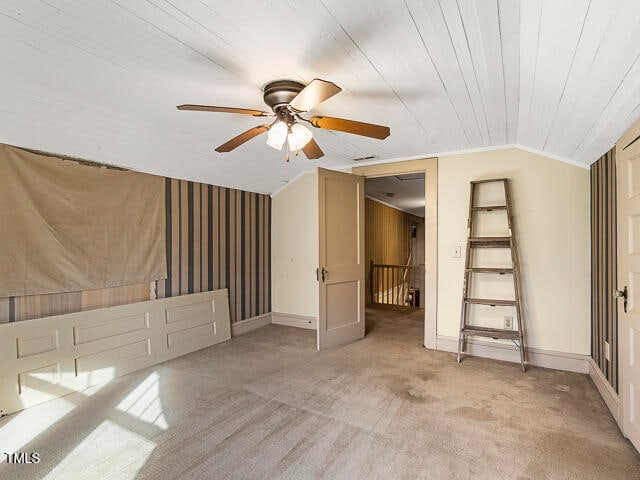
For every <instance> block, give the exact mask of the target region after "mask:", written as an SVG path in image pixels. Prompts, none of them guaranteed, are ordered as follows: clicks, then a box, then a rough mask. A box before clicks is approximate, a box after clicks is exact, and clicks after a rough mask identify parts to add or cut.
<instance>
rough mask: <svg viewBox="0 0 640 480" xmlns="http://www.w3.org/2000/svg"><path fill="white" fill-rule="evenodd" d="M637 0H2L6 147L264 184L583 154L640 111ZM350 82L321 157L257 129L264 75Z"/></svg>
mask: <svg viewBox="0 0 640 480" xmlns="http://www.w3.org/2000/svg"><path fill="white" fill-rule="evenodd" d="M639 21H640V2H638V1H637V0H526V1H520V2H519V1H516V0H475V1H474V0H405V1H395V0H354V1H344V0H313V1H312V0H296V1H293V0H288V1H285V0H272V1H268V2H267V1H243V0H233V1H231V0H228V1H222V0H180V1H178V0H147V1H140V0H128V1H127V0H112V1H107V0H101V1H94V2H75V1H62V0H49V1H46V2H44V1H42V2H40V1H35V0H28V1H24V0H0V38H1V39H2V41H1V42H0V142H3V143H9V144H13V145H18V146H24V147H29V148H34V149H39V150H44V151H50V152H56V153H60V154H66V155H71V156H77V157H81V158H86V159H89V160H95V161H99V162H103V163H109V164H116V165H120V166H124V167H128V168H132V169H135V170H139V171H144V172H150V173H156V174H161V175H167V176H172V177H177V178H185V179H190V180H196V181H202V182H206V183H211V184H216V185H223V186H231V187H235V188H241V189H245V190H251V191H256V192H264V193H270V192H273V191H275V190H277V189H278V188H279V187H280V186H281V185H282V184H283V183H286V182H287V181H289V180H290V179H292V178H293V177H295V176H296V175H298V174H299V173H301V172H303V171H307V170H309V169H311V168H313V167H315V166H322V167H328V168H332V167H339V166H345V165H349V164H351V163H354V162H353V160H352V159H354V158H358V157H365V156H374V159H375V160H387V159H394V158H406V157H413V156H419V155H423V156H427V155H430V154H434V153H442V152H451V151H459V150H466V149H474V148H484V147H491V146H500V145H507V144H520V145H523V146H525V147H527V148H531V149H536V150H540V151H543V152H545V153H547V154H549V155H551V156H554V157H555V158H562V159H566V160H567V161H570V162H572V163H578V164H581V165H584V166H587V165H588V164H590V163H591V162H593V161H594V160H596V159H597V158H598V157H599V156H600V155H601V154H602V153H603V152H604V151H606V150H607V149H608V148H610V147H611V145H612V144H613V143H614V142H615V140H616V139H617V138H618V137H619V135H620V134H621V133H622V132H623V131H624V130H625V129H626V128H628V126H629V125H631V124H632V123H633V122H634V121H635V120H637V119H638V118H639V117H640V107H639V105H640V62H639V61H638V59H639V58H640V23H639ZM316 77H319V78H324V79H327V80H330V81H333V82H335V83H336V84H338V85H339V86H341V87H342V88H343V91H342V93H340V94H339V95H336V96H335V97H333V98H331V99H329V100H328V101H326V102H325V103H323V104H322V105H321V106H320V107H319V108H317V109H316V110H314V111H313V113H315V114H325V115H332V116H336V117H344V118H350V119H354V120H361V121H367V122H372V123H380V124H386V125H389V126H390V127H391V137H389V138H388V139H387V140H385V141H382V142H381V141H377V140H373V139H368V138H363V137H357V136H351V135H348V134H342V133H332V132H329V131H320V130H316V129H314V138H316V140H317V142H318V143H319V144H320V146H321V147H322V148H323V150H324V151H325V157H323V158H322V159H320V160H317V161H310V160H307V159H306V158H304V157H302V156H301V157H298V158H293V159H292V161H291V162H290V163H289V164H287V163H285V162H284V154H283V153H281V152H277V151H275V150H273V149H271V148H269V147H268V146H266V145H265V143H264V139H263V138H262V139H261V138H258V139H255V140H253V141H251V142H249V143H247V144H245V145H243V146H241V147H240V148H238V149H237V150H236V151H234V152H232V153H227V154H218V153H216V152H214V151H213V149H214V148H215V147H216V146H218V145H220V144H221V143H223V142H224V141H226V140H228V139H229V138H231V137H233V136H235V135H237V134H238V133H240V132H242V131H244V130H247V129H248V128H250V127H252V126H254V125H258V124H260V123H263V122H261V119H259V118H253V117H248V116H239V115H238V116H234V115H225V114H214V113H201V112H179V111H177V110H176V109H175V106H176V105H179V104H183V103H199V104H210V105H227V106H238V107H247V108H258V109H263V108H264V105H263V103H262V96H261V87H262V86H263V85H264V84H265V83H267V82H268V81H270V80H273V79H278V78H291V79H293V80H298V81H301V82H309V81H310V80H312V79H313V78H316Z"/></svg>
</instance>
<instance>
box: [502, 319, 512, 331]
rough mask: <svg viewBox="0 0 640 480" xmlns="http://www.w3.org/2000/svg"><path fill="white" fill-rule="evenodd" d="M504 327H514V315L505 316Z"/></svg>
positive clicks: (509, 328) (507, 328)
mask: <svg viewBox="0 0 640 480" xmlns="http://www.w3.org/2000/svg"><path fill="white" fill-rule="evenodd" d="M504 329H505V330H511V329H513V317H504Z"/></svg>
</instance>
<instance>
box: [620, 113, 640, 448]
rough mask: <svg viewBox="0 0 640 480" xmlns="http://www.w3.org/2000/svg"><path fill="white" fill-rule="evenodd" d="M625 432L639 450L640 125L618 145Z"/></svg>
mask: <svg viewBox="0 0 640 480" xmlns="http://www.w3.org/2000/svg"><path fill="white" fill-rule="evenodd" d="M616 158H617V172H618V173H617V176H618V290H617V291H616V292H615V294H616V296H617V297H618V298H619V304H618V329H619V333H618V335H619V346H620V352H619V355H620V357H619V358H620V362H619V365H620V369H621V371H620V380H621V381H620V399H621V401H622V409H623V417H622V430H623V432H624V434H625V435H626V436H627V438H629V440H631V442H632V443H633V444H634V445H635V447H636V448H637V449H638V450H640V123H637V124H636V125H635V127H634V128H632V129H631V130H629V132H627V134H625V135H624V136H623V137H622V139H621V140H620V141H619V142H618V144H617V150H616Z"/></svg>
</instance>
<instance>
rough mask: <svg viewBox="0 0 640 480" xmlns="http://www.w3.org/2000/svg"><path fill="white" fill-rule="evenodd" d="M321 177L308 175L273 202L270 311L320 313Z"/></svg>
mask: <svg viewBox="0 0 640 480" xmlns="http://www.w3.org/2000/svg"><path fill="white" fill-rule="evenodd" d="M318 235H319V234H318V176H317V174H316V173H315V172H314V173H309V174H305V175H303V176H301V177H299V178H298V179H296V180H294V181H293V182H292V183H290V184H289V185H287V186H286V187H285V188H284V189H283V190H281V191H279V192H277V193H276V194H275V195H274V196H273V197H272V201H271V289H272V296H271V310H272V311H274V312H279V313H287V314H293V315H304V316H312V317H317V316H318V282H317V281H316V268H317V267H318V250H319V246H318Z"/></svg>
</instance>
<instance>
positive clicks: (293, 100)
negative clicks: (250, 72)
mask: <svg viewBox="0 0 640 480" xmlns="http://www.w3.org/2000/svg"><path fill="white" fill-rule="evenodd" d="M341 91H342V89H341V88H340V87H338V86H337V85H335V84H334V83H332V82H328V81H326V80H321V79H319V78H316V79H314V80H312V81H311V82H310V83H309V84H308V85H306V86H305V85H303V84H301V83H299V82H294V81H293V80H276V81H274V82H270V83H268V84H267V85H265V87H264V95H263V99H264V103H266V104H267V105H268V106H269V107H271V110H272V111H273V113H269V112H265V111H262V110H251V109H247V108H233V107H216V106H209V105H178V107H177V108H178V110H193V111H201V112H221V113H239V114H242V115H253V116H254V117H271V118H275V120H274V121H273V123H271V124H264V125H258V126H257V127H253V128H250V129H249V130H247V131H246V132H244V133H241V134H240V135H238V136H237V137H234V138H232V139H231V140H229V141H228V142H226V143H223V144H222V145H220V146H219V147H218V148H216V152H230V151H232V150H234V149H236V148H237V147H239V146H240V145H242V144H243V143H245V142H247V141H249V140H251V139H252V138H254V137H257V136H258V135H260V134H262V133H265V132H268V133H267V145H269V146H270V147H273V148H275V149H276V150H282V147H283V146H284V144H285V143H286V144H287V157H286V158H287V161H289V152H295V154H296V155H297V154H298V151H299V150H302V151H303V152H304V154H305V155H306V156H307V158H309V159H316V158H320V157H322V156H323V155H324V153H323V152H322V150H321V149H320V147H319V146H318V144H317V143H316V141H315V140H314V139H313V134H312V133H311V130H309V129H308V128H307V127H306V126H304V125H303V124H302V122H304V123H308V124H310V125H311V126H313V127H315V128H323V129H326V130H337V131H340V132H346V133H352V134H354V135H363V136H365V137H371V138H377V139H379V140H384V139H385V138H387V137H388V136H389V135H390V134H391V130H390V129H389V127H385V126H382V125H374V124H372V123H364V122H356V121H354V120H345V119H343V118H335V117H324V116H315V115H314V116H312V117H310V118H308V119H307V118H304V117H303V116H302V115H301V114H303V113H305V112H308V111H309V110H311V109H313V108H315V107H316V106H317V105H319V104H320V103H322V102H324V101H325V100H327V99H328V98H331V97H333V96H334V95H335V94H337V93H340V92H341Z"/></svg>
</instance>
